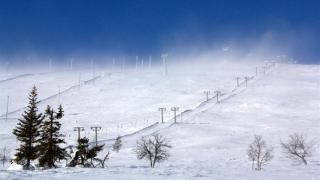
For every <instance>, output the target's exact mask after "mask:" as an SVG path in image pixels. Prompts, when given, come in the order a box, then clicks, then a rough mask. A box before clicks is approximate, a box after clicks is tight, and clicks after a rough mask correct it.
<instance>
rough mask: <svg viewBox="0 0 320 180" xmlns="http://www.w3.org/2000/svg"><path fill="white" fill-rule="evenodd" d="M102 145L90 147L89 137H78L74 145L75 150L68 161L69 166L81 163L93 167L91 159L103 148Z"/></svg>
mask: <svg viewBox="0 0 320 180" xmlns="http://www.w3.org/2000/svg"><path fill="white" fill-rule="evenodd" d="M103 146H104V145H99V146H93V147H90V145H89V139H88V138H86V137H83V138H80V139H78V145H77V146H76V148H77V152H76V153H75V156H74V157H73V159H72V160H71V162H70V163H69V166H70V167H75V166H77V165H81V166H83V167H95V166H94V164H93V160H94V159H95V158H96V157H97V155H98V153H99V152H100V151H101V150H102V149H103Z"/></svg>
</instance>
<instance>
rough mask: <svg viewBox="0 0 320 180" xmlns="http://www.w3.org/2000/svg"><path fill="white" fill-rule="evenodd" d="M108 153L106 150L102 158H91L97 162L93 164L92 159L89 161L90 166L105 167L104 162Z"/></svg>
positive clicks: (107, 157)
mask: <svg viewBox="0 0 320 180" xmlns="http://www.w3.org/2000/svg"><path fill="white" fill-rule="evenodd" d="M109 155H110V152H109V151H108V153H107V154H106V155H105V156H104V158H103V159H100V158H93V159H92V160H93V161H97V162H98V164H97V165H95V164H94V163H93V161H91V164H92V167H94V168H96V167H101V168H105V167H106V165H105V162H106V161H107V160H108V159H109Z"/></svg>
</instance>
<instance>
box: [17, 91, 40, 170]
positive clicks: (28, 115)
mask: <svg viewBox="0 0 320 180" xmlns="http://www.w3.org/2000/svg"><path fill="white" fill-rule="evenodd" d="M37 96H38V94H37V88H36V87H35V86H34V87H33V88H32V90H31V92H30V94H29V97H28V99H29V104H28V106H27V108H26V110H25V111H24V113H23V114H22V118H21V119H19V122H18V124H17V127H16V128H15V129H14V130H13V134H14V135H15V136H16V137H17V139H18V140H19V141H20V147H19V148H18V149H17V152H16V154H15V157H16V158H15V161H16V162H17V163H18V164H21V165H23V167H24V169H31V168H32V166H31V161H32V160H35V159H36V158H37V157H38V152H39V150H38V143H39V141H40V125H41V123H42V120H43V118H44V117H43V115H42V113H38V107H37V105H38V103H39V101H38V99H37Z"/></svg>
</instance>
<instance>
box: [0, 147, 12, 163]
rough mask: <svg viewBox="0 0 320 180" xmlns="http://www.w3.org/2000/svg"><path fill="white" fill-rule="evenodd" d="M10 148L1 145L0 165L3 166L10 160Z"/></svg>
mask: <svg viewBox="0 0 320 180" xmlns="http://www.w3.org/2000/svg"><path fill="white" fill-rule="evenodd" d="M10 152H11V151H10V149H8V148H7V147H3V148H1V149H0V161H1V163H2V166H4V165H5V164H6V163H7V162H9V161H10V158H9V154H10Z"/></svg>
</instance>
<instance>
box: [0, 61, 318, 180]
mask: <svg viewBox="0 0 320 180" xmlns="http://www.w3.org/2000/svg"><path fill="white" fill-rule="evenodd" d="M258 65H259V64H254V63H247V64H246V63H231V62H221V63H219V64H217V63H216V64H205V65H203V64H198V65H197V64H192V65H189V66H179V67H172V68H171V69H169V75H168V76H164V75H163V72H162V69H160V68H159V69H158V68H154V69H152V70H149V71H148V70H144V71H142V70H139V71H138V72H135V71H124V72H121V73H119V72H117V73H109V72H108V73H106V72H105V71H102V70H100V71H99V73H98V71H97V75H98V74H102V75H103V76H102V77H101V78H98V79H97V80H95V81H92V82H90V83H87V84H86V85H83V86H81V87H80V89H79V88H73V89H72V90H70V91H67V92H66V93H62V94H61V95H60V100H59V98H58V97H53V98H51V99H47V100H46V101H44V102H43V103H42V104H41V105H42V106H44V105H45V104H52V105H55V106H56V105H57V104H58V103H59V102H61V103H62V104H63V105H64V107H65V111H66V116H65V117H64V119H63V131H64V133H65V134H67V137H66V138H67V141H68V143H69V144H74V141H75V139H76V136H75V135H76V134H75V132H73V129H72V127H73V126H83V127H85V128H86V131H85V132H83V135H84V134H85V135H86V136H88V137H90V138H92V136H93V133H92V132H90V129H89V128H90V126H93V125H99V126H102V127H103V131H102V132H101V133H100V134H99V137H100V139H101V141H102V142H104V143H106V144H107V147H109V146H108V145H109V144H110V143H112V141H111V140H108V139H110V138H113V137H115V136H117V135H125V134H130V133H133V132H136V131H138V130H139V129H142V128H144V127H146V126H149V125H152V124H154V123H155V122H158V121H159V120H160V113H159V112H158V107H167V108H170V107H172V106H178V107H180V112H183V111H186V110H190V111H186V112H185V113H183V114H182V116H179V117H178V122H179V123H177V124H173V125H172V119H171V118H172V113H169V112H167V113H166V116H165V121H166V123H164V124H157V125H153V126H151V127H149V128H147V129H144V130H142V131H138V132H137V133H136V134H132V135H129V136H126V137H124V138H123V143H124V145H123V148H122V149H121V150H120V152H119V153H113V152H112V153H111V155H110V160H109V161H108V166H109V168H107V169H81V168H61V169H54V170H47V171H31V172H29V171H7V170H4V171H0V178H3V179H16V178H18V179H19V178H21V179H59V178H62V179H88V178H90V179H230V180H231V179H279V180H280V179H281V180H282V179H284V178H290V179H297V180H301V179H308V180H309V179H310V180H318V179H320V172H319V169H320V160H319V159H320V152H319V151H320V146H319V143H316V145H315V147H314V149H313V156H312V158H310V163H309V165H308V166H294V165H292V163H291V161H290V160H288V159H287V158H286V157H285V155H284V154H283V153H282V151H281V148H280V145H279V142H280V139H283V140H285V139H286V138H287V136H288V135H290V134H291V133H294V132H298V133H300V132H302V133H305V134H306V135H308V137H309V138H310V139H313V140H314V141H315V142H318V140H319V139H318V137H319V135H320V132H319V128H320V121H319V115H318V114H319V112H320V111H319V110H320V104H319V101H320V88H319V85H320V84H319V83H320V70H319V67H318V66H311V65H310V66H307V65H289V64H278V65H277V67H276V68H274V69H272V70H271V71H269V72H268V73H267V75H262V73H261V71H260V72H259V75H258V77H254V78H253V79H252V80H250V81H249V83H248V87H247V88H245V85H244V84H243V85H242V86H241V87H240V88H238V89H237V90H235V91H232V90H233V89H234V87H235V84H236V80H235V77H236V76H241V77H243V76H253V75H255V67H256V66H258ZM260 65H263V64H260ZM87 74H88V77H91V76H90V72H88V73H87ZM77 79H78V73H74V72H69V73H67V72H64V73H52V74H47V75H40V76H38V75H35V76H30V77H23V78H21V79H20V78H19V79H15V80H12V81H8V82H4V83H0V89H1V92H0V93H1V97H2V98H3V97H6V96H7V94H8V93H12V94H11V95H10V97H11V96H15V94H17V93H18V94H19V97H18V96H17V100H16V102H19V103H17V105H13V106H12V107H16V108H20V105H21V104H23V103H25V101H26V99H25V95H26V94H27V92H28V90H29V89H30V87H27V86H32V85H33V84H36V85H39V88H38V89H39V97H40V99H45V98H46V97H49V96H51V95H53V94H55V93H56V87H57V86H58V85H60V84H63V85H61V86H63V87H65V88H67V87H71V86H73V85H75V84H77ZM39 82H41V83H39ZM17 83H19V86H18V85H17ZM20 87H21V88H20ZM204 90H211V92H212V93H213V91H214V90H222V91H223V92H224V93H225V95H224V96H223V97H222V101H221V102H219V103H215V99H214V98H213V99H211V100H210V101H209V102H208V103H202V102H203V101H204V100H205V96H204V94H203V91H204ZM212 96H213V94H211V97H212ZM4 102H5V101H1V107H4V105H3V103H4ZM200 103H202V104H200ZM13 110H14V109H13ZM1 114H3V111H2V113H1ZM19 114H21V112H20V111H18V112H15V113H12V114H10V118H9V120H7V121H4V120H1V124H2V125H1V126H0V139H1V141H0V147H1V146H4V145H7V146H9V147H11V148H12V149H13V148H14V147H15V146H16V141H15V139H14V137H13V136H12V134H11V131H12V128H13V127H14V126H15V124H16V120H15V117H19ZM11 118H12V119H11ZM153 132H158V133H160V134H162V135H164V136H165V137H167V138H168V139H170V141H171V144H172V145H173V148H172V149H171V150H170V154H171V157H170V158H169V160H168V161H166V162H164V163H162V164H160V166H158V167H157V168H155V169H150V168H148V162H146V161H138V160H137V159H136V156H135V154H134V152H133V149H134V147H135V142H136V140H137V139H138V138H139V137H141V136H143V135H149V134H151V133H153ZM254 134H259V135H262V136H263V137H264V139H266V141H267V144H268V145H270V146H272V147H273V148H274V158H273V160H272V161H271V162H270V164H269V165H267V166H265V168H264V170H263V171H262V172H254V171H251V164H250V162H248V160H247V156H246V150H247V147H248V144H249V143H250V142H251V141H252V140H253V135H254ZM102 142H101V143H102ZM102 154H103V153H102Z"/></svg>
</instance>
